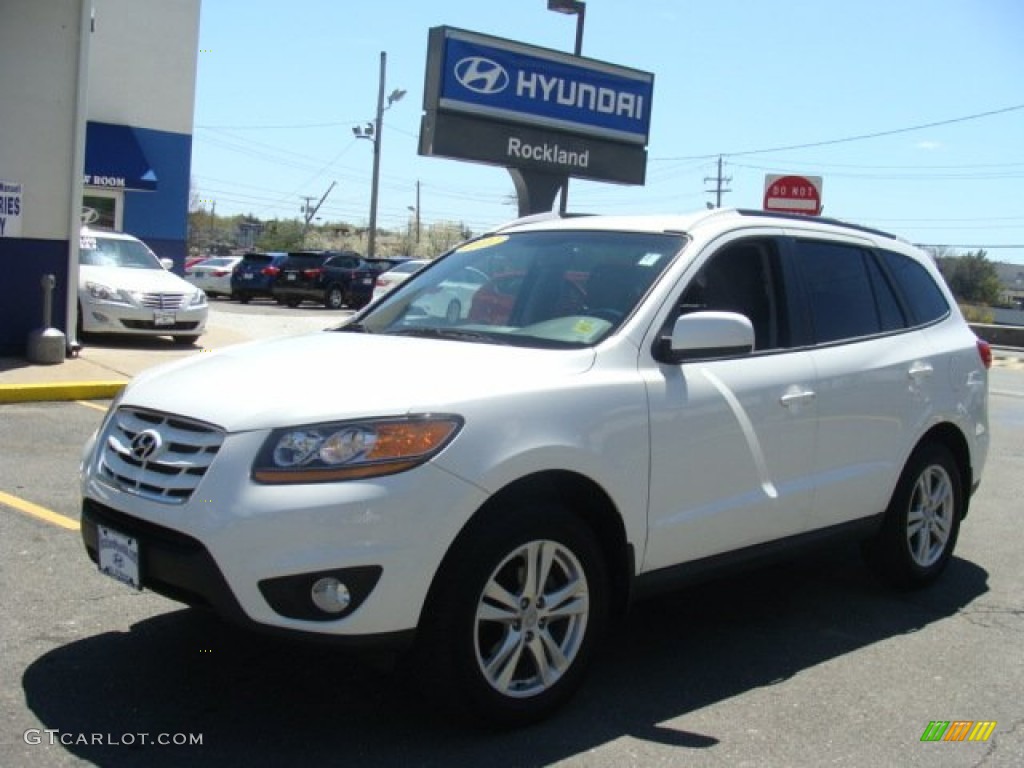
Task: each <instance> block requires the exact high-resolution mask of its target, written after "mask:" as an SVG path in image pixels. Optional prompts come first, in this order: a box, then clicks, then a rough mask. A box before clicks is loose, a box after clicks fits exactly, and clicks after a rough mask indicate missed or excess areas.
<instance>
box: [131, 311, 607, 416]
mask: <svg viewBox="0 0 1024 768" xmlns="http://www.w3.org/2000/svg"><path fill="white" fill-rule="evenodd" d="M593 361H594V351H593V350H592V349H579V350H542V349H524V348H521V347H514V346H502V345H492V344H478V343H471V342H465V341H452V340H438V339H424V338H414V337H409V336H405V337H398V336H382V335H374V334H364V333H356V332H332V331H323V332H318V333H313V334H308V335H304V336H292V337H285V338H280V339H272V340H268V341H259V342H253V343H251V344H240V345H237V346H233V347H227V348H225V349H223V350H221V351H219V352H213V353H203V354H201V355H199V356H197V357H190V358H187V359H185V360H182V361H178V362H176V363H171V364H169V365H164V366H158V367H156V368H152V369H150V370H148V371H145V372H144V373H142V374H141V375H139V376H138V377H136V378H135V379H134V380H133V381H132V382H131V384H129V386H128V388H127V389H126V390H125V393H124V396H123V400H122V404H124V405H133V406H140V407H145V408H151V409H154V410H157V411H163V412H166V413H174V414H178V415H182V416H187V417H191V418H193V419H199V420H200V421H204V422H207V423H210V424H214V425H217V426H219V427H221V428H223V429H225V430H227V431H229V432H238V431H245V430H253V429H268V428H274V427H280V426H288V425H294V424H312V423H316V422H322V421H330V420H336V419H349V418H364V417H370V416H391V415H399V414H404V413H413V412H418V413H425V412H453V411H454V412H458V411H459V408H460V405H462V404H464V403H467V402H469V401H472V400H477V399H480V398H481V397H493V396H494V395H496V394H499V393H500V392H502V391H506V392H523V391H529V390H530V389H533V388H541V387H549V386H550V384H551V382H552V380H553V379H557V378H564V377H567V376H575V375H578V374H580V373H582V372H584V371H586V370H588V369H589V368H590V367H591V366H592V365H593Z"/></svg>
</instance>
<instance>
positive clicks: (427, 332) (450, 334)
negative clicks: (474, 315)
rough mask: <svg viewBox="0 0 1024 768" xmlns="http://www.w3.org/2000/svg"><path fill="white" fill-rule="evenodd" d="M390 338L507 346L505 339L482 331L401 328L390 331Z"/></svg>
mask: <svg viewBox="0 0 1024 768" xmlns="http://www.w3.org/2000/svg"><path fill="white" fill-rule="evenodd" d="M388 335H390V336H420V337H422V338H425V339H453V340H455V341H472V342H477V343H481V342H482V343H484V344H505V345H507V344H508V342H507V341H505V340H504V339H501V338H498V337H497V336H495V335H493V334H489V333H481V332H480V331H464V330H459V329H458V328H401V329H399V330H394V331H388Z"/></svg>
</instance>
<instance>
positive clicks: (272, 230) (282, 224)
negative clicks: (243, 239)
mask: <svg viewBox="0 0 1024 768" xmlns="http://www.w3.org/2000/svg"><path fill="white" fill-rule="evenodd" d="M303 234H304V233H303V225H302V222H300V221H298V220H297V219H292V220H285V221H281V220H280V219H274V220H273V221H268V222H267V224H266V226H264V228H263V235H262V236H261V237H260V239H259V240H257V241H256V247H257V248H259V249H260V250H262V251H296V250H300V249H301V248H302V239H303Z"/></svg>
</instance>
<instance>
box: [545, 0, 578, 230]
mask: <svg viewBox="0 0 1024 768" xmlns="http://www.w3.org/2000/svg"><path fill="white" fill-rule="evenodd" d="M548 10H549V11H554V12H555V13H564V14H567V15H569V16H575V17H576V46H575V47H574V49H573V54H574V55H575V56H579V55H580V54H581V53H582V52H583V24H584V22H585V20H586V18H587V4H586V3H585V2H583V0H548ZM568 205H569V177H568V176H566V177H565V184H564V185H563V186H562V199H561V200H560V201H559V203H558V211H559V213H563V214H564V213H565V212H566V209H567V208H568Z"/></svg>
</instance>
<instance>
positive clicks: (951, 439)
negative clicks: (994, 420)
mask: <svg viewBox="0 0 1024 768" xmlns="http://www.w3.org/2000/svg"><path fill="white" fill-rule="evenodd" d="M927 443H938V444H939V445H942V446H945V447H946V448H947V449H949V452H950V453H952V454H953V459H954V460H955V461H956V465H957V469H959V470H960V479H961V492H962V493H963V500H962V501H963V514H962V515H961V517H960V519H961V520H963V519H964V518H965V517H967V511H968V508H969V507H970V500H971V489H972V488H973V487H974V470H973V468H972V466H971V450H970V447H969V446H968V444H967V438H966V437H965V436H964V433H963V431H962V430H961V429H960V428H959V427H957V426H956V425H955V424H951V423H950V422H943V423H941V424H936V425H935V426H933V427H932V428H931V429H929V430H928V431H927V432H925V433H924V434H923V435H922V436H921V439H920V440H918V441H917V444H916V445H915V446H914V451H917V450H919V449H920V448H921V446H923V445H925V444H927Z"/></svg>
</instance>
